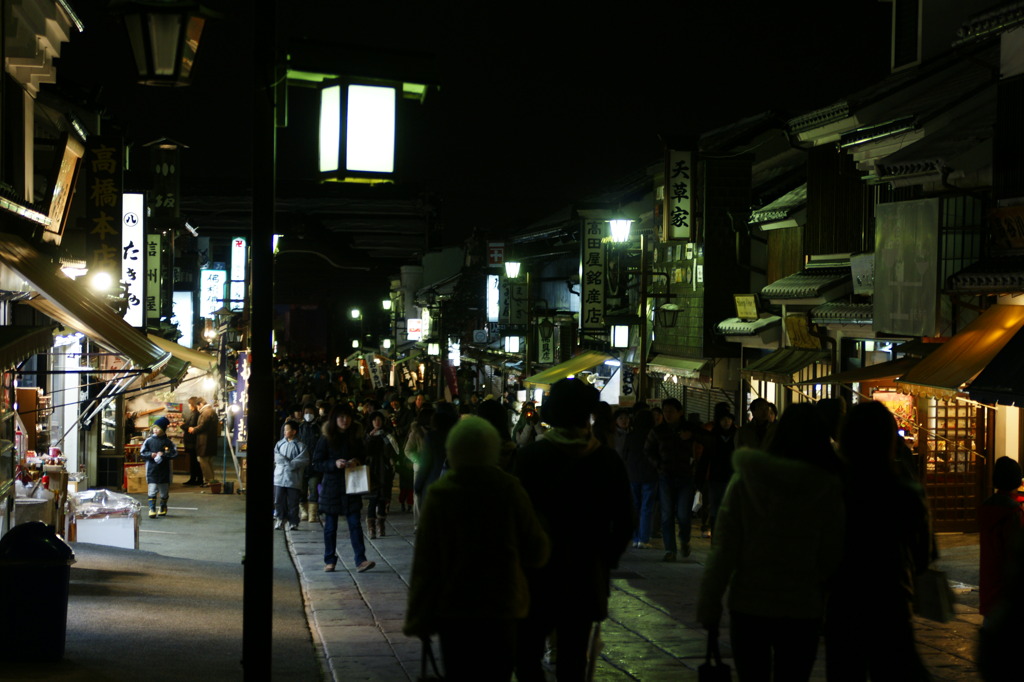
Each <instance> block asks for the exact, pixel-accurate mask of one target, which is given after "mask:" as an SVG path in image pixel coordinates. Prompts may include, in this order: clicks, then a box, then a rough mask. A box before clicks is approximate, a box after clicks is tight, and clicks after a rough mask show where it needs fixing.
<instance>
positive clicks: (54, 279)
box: [0, 234, 187, 381]
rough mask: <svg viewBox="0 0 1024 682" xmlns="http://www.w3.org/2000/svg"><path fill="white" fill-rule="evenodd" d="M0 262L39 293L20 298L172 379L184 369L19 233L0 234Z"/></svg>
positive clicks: (175, 379)
mask: <svg viewBox="0 0 1024 682" xmlns="http://www.w3.org/2000/svg"><path fill="white" fill-rule="evenodd" d="M0 263H2V264H3V265H6V266H7V267H9V268H11V269H12V270H14V271H15V272H17V273H18V274H19V275H20V276H21V277H22V278H23V279H25V281H27V282H28V283H29V284H30V285H31V286H32V287H33V288H34V289H35V290H36V291H38V292H39V295H38V296H36V297H35V298H32V299H29V300H27V301H26V303H28V304H29V305H31V306H32V307H33V308H36V309H37V310H39V311H40V312H42V313H44V314H46V315H48V316H49V317H51V318H53V319H54V320H56V321H57V322H59V323H61V324H62V325H64V326H65V327H68V328H70V329H74V330H76V331H80V332H82V333H83V334H85V335H86V336H88V337H89V338H90V339H92V340H93V341H95V342H96V343H98V344H100V345H101V346H103V347H105V348H107V349H109V350H111V351H114V352H115V353H120V354H122V355H124V356H126V357H127V358H128V359H129V360H131V361H132V362H133V363H134V364H135V366H136V367H137V368H139V369H143V368H145V369H150V370H152V371H160V372H162V373H163V374H164V375H165V376H167V377H169V378H170V379H172V380H174V381H178V380H179V379H181V377H182V376H183V375H184V374H185V370H186V369H187V365H186V364H185V363H184V362H182V361H180V360H178V359H176V358H174V357H173V356H172V355H171V354H170V353H169V352H167V351H165V350H163V349H162V348H160V347H159V346H157V345H156V344H154V343H153V342H152V341H150V340H149V339H147V338H146V336H145V335H144V334H143V333H142V332H140V331H139V330H137V329H135V328H134V327H132V326H131V325H129V324H128V323H127V322H125V321H124V320H122V319H121V318H119V317H118V316H117V315H115V314H114V311H112V310H111V309H110V308H109V307H108V306H107V305H106V304H105V303H103V302H102V301H100V300H99V299H97V298H96V297H94V296H93V295H92V294H91V293H89V292H88V291H86V290H85V289H84V287H83V286H82V285H81V283H77V282H75V281H74V280H72V279H71V278H69V277H67V276H65V275H64V274H63V273H62V272H60V270H59V269H58V268H57V266H56V265H55V264H54V263H53V262H51V260H50V259H49V258H47V257H46V256H44V255H43V254H41V253H39V252H38V251H36V250H35V249H34V248H33V247H31V246H29V245H28V244H27V243H25V242H24V241H22V240H21V239H20V238H18V237H16V236H14V235H11V234H0Z"/></svg>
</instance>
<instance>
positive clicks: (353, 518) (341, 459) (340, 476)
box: [312, 403, 377, 573]
mask: <svg viewBox="0 0 1024 682" xmlns="http://www.w3.org/2000/svg"><path fill="white" fill-rule="evenodd" d="M364 452H365V450H364V446H363V428H362V426H360V425H359V423H358V422H357V421H356V414H355V409H354V408H352V407H351V406H350V405H348V404H345V403H343V404H341V405H338V406H337V407H335V408H334V409H333V410H331V414H330V416H329V417H328V419H327V421H326V422H324V427H323V437H322V438H321V439H320V440H319V441H317V444H316V450H315V451H314V453H313V463H312V467H313V469H315V470H316V471H318V472H319V473H320V475H321V476H322V479H321V484H320V513H321V514H322V515H323V517H324V570H325V571H327V572H328V573H330V572H332V571H334V568H335V566H337V564H338V553H337V544H338V516H341V515H344V516H345V519H346V520H347V521H348V532H349V539H350V541H351V543H352V551H353V552H354V553H355V565H356V570H357V571H358V572H360V573H362V572H363V571H368V570H370V569H371V568H373V567H374V566H376V565H377V564H376V563H374V562H373V561H370V560H368V559H367V558H366V543H365V541H364V539H363V526H362V523H361V519H360V515H361V513H362V510H363V498H362V497H361V496H360V495H348V494H346V493H345V469H347V468H349V467H354V466H359V465H361V464H362V463H363V462H364V461H365V454H364Z"/></svg>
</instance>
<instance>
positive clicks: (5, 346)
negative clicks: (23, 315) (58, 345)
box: [0, 324, 57, 369]
mask: <svg viewBox="0 0 1024 682" xmlns="http://www.w3.org/2000/svg"><path fill="white" fill-rule="evenodd" d="M56 328H57V325H47V326H42V327H36V326H32V325H22V324H12V325H8V326H6V327H0V367H3V368H4V369H9V368H11V367H14V366H15V365H17V364H18V363H19V362H21V361H22V360H24V359H25V358H27V357H28V356H30V355H33V354H35V353H41V352H42V351H44V350H47V349H49V348H50V347H51V346H53V330H54V329H56Z"/></svg>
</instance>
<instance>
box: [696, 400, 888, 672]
mask: <svg viewBox="0 0 1024 682" xmlns="http://www.w3.org/2000/svg"><path fill="white" fill-rule="evenodd" d="M822 451H827V452H828V453H832V452H833V451H832V445H831V443H830V442H829V436H828V433H827V431H826V430H825V427H824V425H823V424H822V422H821V420H820V418H819V417H818V414H817V412H816V410H815V409H814V406H813V405H810V404H805V403H801V404H797V405H793V406H792V407H790V408H789V409H788V410H786V412H784V413H783V415H782V417H781V419H780V420H779V422H778V427H777V429H776V432H775V435H774V437H773V438H772V441H771V444H770V446H769V450H768V452H764V451H760V450H753V449H749V448H741V449H738V450H737V451H736V452H735V453H734V455H733V466H734V467H735V469H736V474H735V476H733V478H732V480H731V481H730V483H729V487H728V488H727V489H726V492H725V498H724V499H723V500H722V506H721V507H720V508H719V510H718V518H717V519H716V521H715V531H714V535H713V537H712V540H711V551H710V552H709V554H708V559H707V563H706V564H705V568H704V576H703V579H702V581H701V586H700V593H699V596H698V604H697V620H698V621H699V622H700V623H701V624H702V625H703V626H704V627H705V628H706V629H707V630H708V631H709V632H710V633H717V631H718V628H719V626H720V623H721V620H722V597H723V596H724V595H725V593H726V590H727V589H728V592H729V632H730V640H731V643H732V650H733V661H734V663H735V665H736V673H737V675H738V676H739V679H741V680H744V682H747V681H750V680H765V681H767V680H774V681H775V682H802V681H804V680H808V679H809V678H810V675H811V670H812V668H813V667H814V659H815V657H816V655H817V651H818V639H819V637H820V631H821V622H822V615H823V614H824V610H825V594H826V585H827V584H828V582H829V580H830V579H831V578H832V576H833V575H834V573H835V571H836V569H837V568H838V566H839V562H840V560H841V558H842V554H843V528H844V508H843V495H842V484H841V483H840V480H839V478H838V477H837V476H835V475H834V474H832V473H830V472H829V471H827V470H826V469H825V468H823V467H822V466H820V465H819V463H818V462H819V461H820V459H821V457H822V456H823V453H822ZM862 492H864V491H862ZM861 551H862V552H863V551H864V548H863V547H861ZM870 554H871V555H873V554H874V550H873V549H872V551H871V552H870Z"/></svg>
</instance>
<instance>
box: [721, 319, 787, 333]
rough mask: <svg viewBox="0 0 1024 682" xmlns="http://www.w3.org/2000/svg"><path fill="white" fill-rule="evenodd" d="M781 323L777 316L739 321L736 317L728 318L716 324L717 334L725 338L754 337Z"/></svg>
mask: <svg viewBox="0 0 1024 682" xmlns="http://www.w3.org/2000/svg"><path fill="white" fill-rule="evenodd" d="M781 322H782V318H781V317H779V316H778V315H769V316H767V317H762V318H759V319H756V320H749V321H748V320H741V319H740V318H738V317H730V318H728V319H725V320H722V321H721V322H719V323H718V327H717V330H718V333H719V334H725V335H726V336H755V335H756V334H760V333H761V332H762V331H764V330H765V329H767V328H769V327H774V326H775V325H777V324H780V323H781Z"/></svg>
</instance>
